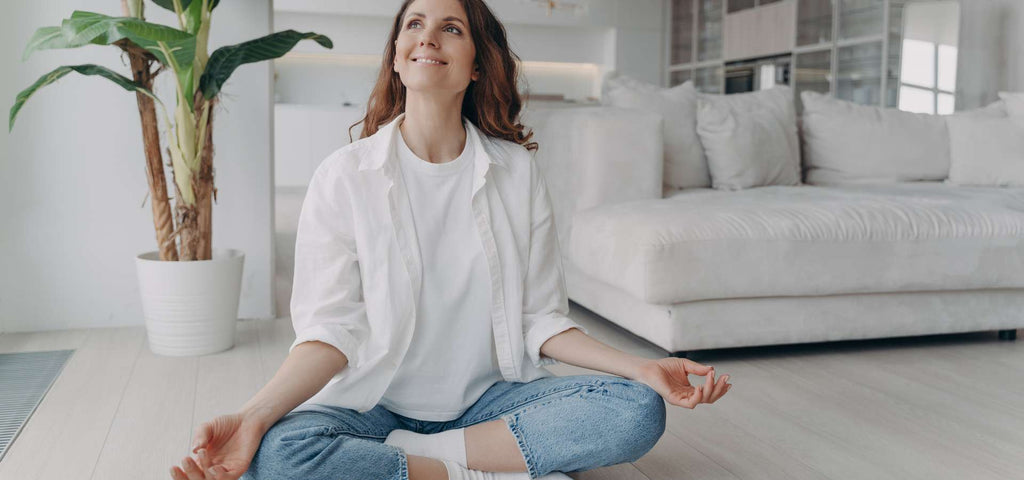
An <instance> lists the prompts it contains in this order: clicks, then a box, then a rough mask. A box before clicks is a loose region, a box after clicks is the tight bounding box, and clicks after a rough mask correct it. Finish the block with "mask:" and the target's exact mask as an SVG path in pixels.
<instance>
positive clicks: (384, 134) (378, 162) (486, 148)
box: [359, 112, 508, 173]
mask: <svg viewBox="0 0 1024 480" xmlns="http://www.w3.org/2000/svg"><path fill="white" fill-rule="evenodd" d="M404 117H405V112H402V113H401V114H399V115H398V116H397V117H395V118H394V120H391V122H390V123H388V124H387V125H385V126H383V127H381V128H380V129H379V130H377V132H376V133H374V134H373V135H370V137H369V138H368V139H367V140H368V141H370V142H371V145H370V147H371V148H370V149H369V152H370V154H369V155H366V156H364V157H363V158H362V160H361V161H360V162H359V170H360V171H362V170H376V169H379V168H381V167H383V166H384V165H385V164H387V163H388V162H389V161H391V160H392V159H393V158H395V157H396V154H397V152H396V151H395V139H396V137H397V135H396V133H397V130H398V124H399V123H400V122H401V121H402V118H404ZM462 123H463V125H465V128H466V141H467V142H470V141H471V142H474V143H473V149H474V152H475V157H476V158H475V162H476V164H477V165H478V166H482V165H481V164H484V163H488V164H495V165H498V166H500V167H502V168H505V169H508V165H507V163H506V162H507V161H508V159H507V158H506V157H505V155H506V152H505V151H504V150H503V149H501V148H498V147H497V145H495V144H494V141H493V140H492V139H491V138H490V137H489V136H488V135H485V134H482V133H481V132H480V131H479V130H478V129H477V128H476V125H473V122H471V121H469V119H467V118H466V117H465V116H463V117H462ZM485 170H486V169H483V168H478V169H477V171H478V172H481V173H482V172H483V171H485Z"/></svg>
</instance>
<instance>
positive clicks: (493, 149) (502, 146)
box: [481, 135, 533, 172]
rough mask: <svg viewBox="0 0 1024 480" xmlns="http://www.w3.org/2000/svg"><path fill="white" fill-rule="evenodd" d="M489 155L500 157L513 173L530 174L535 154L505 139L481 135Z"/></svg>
mask: <svg viewBox="0 0 1024 480" xmlns="http://www.w3.org/2000/svg"><path fill="white" fill-rule="evenodd" d="M481 139H483V144H484V148H485V149H486V150H487V154H488V155H498V156H500V157H501V159H502V160H503V162H504V164H505V165H506V166H507V167H508V169H509V170H510V171H512V172H519V171H523V172H529V171H530V170H531V164H532V163H533V152H531V151H530V150H527V149H526V147H524V146H523V145H521V144H518V143H516V142H513V141H511V140H506V139H504V138H498V137H491V136H488V135H481Z"/></svg>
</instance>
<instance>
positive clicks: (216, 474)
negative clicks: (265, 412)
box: [171, 414, 265, 480]
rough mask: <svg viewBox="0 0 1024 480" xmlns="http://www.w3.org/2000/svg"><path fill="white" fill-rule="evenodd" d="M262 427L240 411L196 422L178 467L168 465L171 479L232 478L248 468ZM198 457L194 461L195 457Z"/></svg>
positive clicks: (239, 475)
mask: <svg viewBox="0 0 1024 480" xmlns="http://www.w3.org/2000/svg"><path fill="white" fill-rule="evenodd" d="M264 433H265V431H264V429H263V428H262V427H260V426H259V425H258V424H256V423H255V422H253V421H252V420H250V419H248V418H246V417H245V415H242V414H231V415H221V416H219V417H217V418H214V419H213V420H210V421H208V422H204V423H203V424H202V425H200V426H199V429H198V430H197V431H196V434H195V437H194V439H193V445H195V446H194V448H193V449H192V452H193V453H195V454H197V455H196V456H197V459H193V458H192V457H185V458H184V459H182V464H181V466H180V467H178V466H174V467H171V478H173V479H174V480H235V479H237V478H239V477H241V476H242V474H244V473H245V472H246V470H248V469H249V463H250V462H251V461H252V459H253V457H254V456H255V455H256V450H257V449H259V446H260V441H261V440H262V439H263V434H264ZM197 460H198V461H197Z"/></svg>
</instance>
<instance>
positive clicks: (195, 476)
mask: <svg viewBox="0 0 1024 480" xmlns="http://www.w3.org/2000/svg"><path fill="white" fill-rule="evenodd" d="M181 469H182V470H184V471H185V474H186V475H188V480H205V478H206V476H205V475H203V471H202V469H200V468H199V465H197V464H196V462H195V460H192V457H185V458H183V459H182V460H181Z"/></svg>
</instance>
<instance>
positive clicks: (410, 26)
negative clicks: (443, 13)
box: [406, 20, 420, 28]
mask: <svg viewBox="0 0 1024 480" xmlns="http://www.w3.org/2000/svg"><path fill="white" fill-rule="evenodd" d="M414 23H420V21H419V20H410V21H409V23H408V24H407V25H406V28H412V25H413V24H414Z"/></svg>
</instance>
